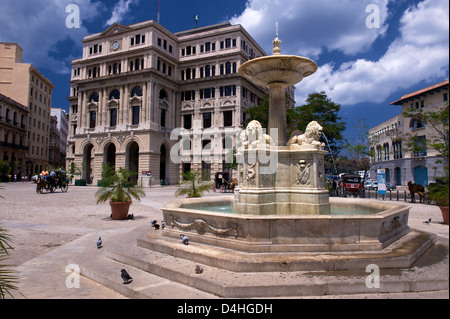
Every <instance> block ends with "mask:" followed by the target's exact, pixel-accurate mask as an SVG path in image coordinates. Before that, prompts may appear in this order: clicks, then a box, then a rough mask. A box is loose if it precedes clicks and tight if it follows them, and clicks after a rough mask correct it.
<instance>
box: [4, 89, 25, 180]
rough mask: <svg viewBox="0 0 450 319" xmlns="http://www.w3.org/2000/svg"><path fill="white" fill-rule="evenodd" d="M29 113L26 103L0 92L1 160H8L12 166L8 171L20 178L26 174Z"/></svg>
mask: <svg viewBox="0 0 450 319" xmlns="http://www.w3.org/2000/svg"><path fill="white" fill-rule="evenodd" d="M28 114H29V110H28V109H27V108H26V107H25V106H24V105H22V104H20V103H17V102H16V101H14V100H12V99H10V98H8V97H7V96H5V95H3V94H0V161H4V162H6V163H7V165H8V166H9V167H10V168H11V171H10V172H8V173H9V174H11V175H12V176H14V175H16V176H17V178H19V179H20V178H21V177H22V176H25V175H26V174H25V167H26V153H27V151H28V141H27V120H28ZM0 175H1V173H0ZM3 177H4V176H3ZM1 178H2V176H0V181H1Z"/></svg>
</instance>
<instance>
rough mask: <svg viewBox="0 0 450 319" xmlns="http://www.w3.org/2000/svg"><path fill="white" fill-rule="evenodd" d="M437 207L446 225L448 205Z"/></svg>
mask: <svg viewBox="0 0 450 319" xmlns="http://www.w3.org/2000/svg"><path fill="white" fill-rule="evenodd" d="M439 208H440V209H441V213H442V219H443V220H444V224H446V225H448V206H439Z"/></svg>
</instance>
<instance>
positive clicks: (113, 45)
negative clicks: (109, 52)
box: [112, 41, 120, 51]
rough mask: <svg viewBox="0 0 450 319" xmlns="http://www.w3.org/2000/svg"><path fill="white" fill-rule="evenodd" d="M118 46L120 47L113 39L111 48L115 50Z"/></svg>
mask: <svg viewBox="0 0 450 319" xmlns="http://www.w3.org/2000/svg"><path fill="white" fill-rule="evenodd" d="M119 47H120V43H119V41H114V42H113V44H112V49H113V50H114V51H117V50H119Z"/></svg>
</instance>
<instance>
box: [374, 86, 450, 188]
mask: <svg viewBox="0 0 450 319" xmlns="http://www.w3.org/2000/svg"><path fill="white" fill-rule="evenodd" d="M448 91H449V81H448V80H447V81H443V82H440V83H437V84H435V85H431V86H428V87H426V88H424V89H421V90H418V91H415V92H412V93H409V94H406V95H404V96H402V97H401V99H399V100H398V101H395V102H392V103H391V105H398V106H401V108H402V109H401V111H402V113H400V114H399V115H397V116H395V117H393V118H391V119H389V120H387V121H386V122H383V123H381V124H379V125H377V126H375V127H374V128H372V129H370V130H369V140H370V144H371V150H372V154H373V156H372V158H371V162H372V167H371V172H370V174H371V177H372V178H375V179H376V172H377V169H385V170H386V182H390V183H392V184H394V185H407V183H408V181H412V182H414V183H416V184H421V185H424V186H425V185H428V184H429V183H432V182H434V180H435V177H437V176H439V174H440V173H441V172H442V171H443V169H442V164H437V163H436V160H437V159H438V158H437V157H436V154H437V152H436V150H434V149H430V148H428V149H426V150H423V151H420V152H414V151H412V150H411V148H408V146H407V141H408V140H410V139H411V136H416V141H417V143H420V142H421V141H425V140H426V139H432V138H436V131H434V129H433V127H432V126H431V125H427V124H428V123H426V121H424V119H423V113H422V112H433V111H437V110H439V109H442V108H445V107H448ZM404 112H408V113H412V117H405V116H404V114H403V113H404Z"/></svg>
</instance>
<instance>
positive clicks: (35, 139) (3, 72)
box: [0, 42, 55, 176]
mask: <svg viewBox="0 0 450 319" xmlns="http://www.w3.org/2000/svg"><path fill="white" fill-rule="evenodd" d="M22 54H23V50H22V48H21V47H20V46H19V45H18V44H17V43H5V42H1V43H0V93H1V94H3V95H5V96H7V97H9V98H11V99H13V100H14V101H17V102H18V103H20V104H22V105H25V106H26V107H27V108H28V110H29V116H28V118H27V129H28V131H27V139H28V144H29V145H28V149H27V154H26V163H25V166H24V167H23V169H22V171H23V174H25V175H27V176H31V175H32V174H34V173H39V172H41V171H42V169H44V168H46V167H47V166H48V155H49V132H50V109H51V101H52V91H53V89H54V88H55V87H54V85H53V84H52V82H50V81H49V80H48V79H47V78H46V77H45V76H43V75H42V74H41V73H40V72H39V71H38V70H37V69H36V68H35V67H34V66H33V65H31V64H29V63H24V62H23V61H22Z"/></svg>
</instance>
